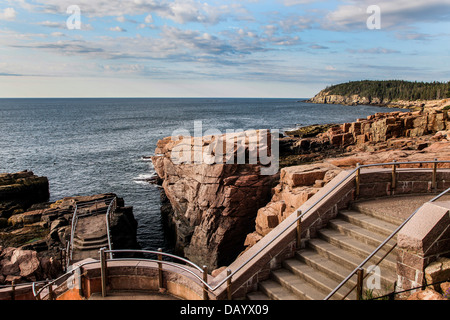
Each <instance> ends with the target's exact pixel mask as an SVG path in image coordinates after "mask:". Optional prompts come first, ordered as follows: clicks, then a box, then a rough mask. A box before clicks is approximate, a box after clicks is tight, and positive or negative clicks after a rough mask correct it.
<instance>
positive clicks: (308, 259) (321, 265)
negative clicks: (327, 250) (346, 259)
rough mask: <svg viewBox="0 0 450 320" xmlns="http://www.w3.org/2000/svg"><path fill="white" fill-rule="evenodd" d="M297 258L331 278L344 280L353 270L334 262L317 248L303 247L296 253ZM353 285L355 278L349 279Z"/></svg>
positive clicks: (339, 280) (338, 280)
mask: <svg viewBox="0 0 450 320" xmlns="http://www.w3.org/2000/svg"><path fill="white" fill-rule="evenodd" d="M295 258H296V259H298V260H300V261H302V262H303V263H306V264H307V265H308V266H310V267H312V268H314V269H316V270H318V271H321V272H323V273H325V274H326V275H327V276H328V277H330V278H331V279H333V280H335V281H337V282H339V283H340V282H342V281H343V280H344V279H345V278H346V277H347V276H348V275H349V274H350V272H352V271H353V270H352V269H351V268H346V267H345V266H343V265H342V264H340V263H337V262H334V261H333V260H331V259H329V258H328V257H325V256H323V255H321V254H319V253H318V252H317V251H315V250H311V249H308V248H306V249H302V250H299V251H297V252H296V253H295ZM349 283H350V285H351V286H354V285H355V284H356V282H355V281H353V279H350V280H349Z"/></svg>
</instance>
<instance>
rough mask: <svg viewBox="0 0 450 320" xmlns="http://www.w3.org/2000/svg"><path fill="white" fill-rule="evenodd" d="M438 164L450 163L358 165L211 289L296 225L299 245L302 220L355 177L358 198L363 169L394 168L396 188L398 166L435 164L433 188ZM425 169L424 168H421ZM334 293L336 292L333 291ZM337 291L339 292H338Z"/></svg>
mask: <svg viewBox="0 0 450 320" xmlns="http://www.w3.org/2000/svg"><path fill="white" fill-rule="evenodd" d="M438 163H450V161H448V160H442V161H439V160H437V159H434V160H433V161H407V162H397V161H393V162H388V163H375V164H366V165H360V164H359V163H358V164H357V167H356V168H355V169H353V170H351V171H350V172H349V173H348V174H347V175H346V176H345V177H344V178H342V179H341V180H340V181H339V182H338V183H337V184H336V185H334V186H333V187H332V188H331V189H330V190H328V192H326V193H325V194H324V195H322V196H321V197H320V198H319V199H317V200H316V201H315V202H314V203H313V204H312V205H311V206H309V207H308V208H307V209H306V210H304V211H303V212H301V211H299V210H297V218H296V219H295V220H293V221H292V222H291V223H290V224H288V225H287V226H285V227H284V228H283V229H282V230H280V231H279V232H278V233H277V234H276V235H274V236H273V238H272V239H271V240H270V241H268V242H267V243H266V244H265V245H264V246H262V247H261V248H260V249H258V251H257V252H255V253H254V254H252V256H250V257H249V258H248V259H247V260H246V261H244V262H243V263H242V264H241V265H240V266H239V267H237V268H236V269H235V270H234V271H231V272H230V271H228V274H227V276H226V277H225V278H224V279H223V280H222V281H221V282H219V283H218V284H217V285H216V286H215V287H214V288H211V290H212V291H215V290H217V289H218V288H219V287H221V286H222V285H223V284H224V283H225V282H229V281H230V280H231V278H232V277H233V275H235V274H236V273H237V272H238V271H240V270H241V269H242V268H244V267H245V266H246V265H247V264H248V263H250V262H251V261H252V260H253V259H254V258H255V257H257V256H258V255H259V254H261V253H262V252H263V251H264V250H265V249H267V247H268V246H269V245H271V244H272V243H273V242H274V241H275V240H277V239H278V238H279V237H281V236H282V235H283V234H285V233H286V232H287V231H288V230H289V229H291V228H292V227H293V226H294V225H296V229H297V244H298V245H299V244H300V243H299V242H300V235H299V234H300V231H301V227H300V223H301V219H302V218H303V217H304V216H305V215H306V214H307V213H309V212H310V211H311V210H312V209H313V208H314V207H316V206H317V205H318V204H319V203H320V202H321V201H322V200H323V199H325V198H326V197H327V196H329V195H330V194H331V193H332V192H333V191H335V190H336V189H338V188H339V187H341V186H342V185H343V184H345V183H349V182H350V181H351V180H349V179H350V178H351V177H353V176H355V180H356V192H355V193H356V196H358V195H359V185H360V174H361V169H362V168H369V167H381V166H384V167H385V166H392V182H393V185H394V186H395V184H396V177H395V176H396V170H397V166H399V165H412V164H433V168H432V170H433V171H432V185H433V188H435V187H436V174H437V164H438ZM421 169H423V168H421ZM333 291H334V290H333ZM336 291H337V290H336ZM327 298H329V297H327Z"/></svg>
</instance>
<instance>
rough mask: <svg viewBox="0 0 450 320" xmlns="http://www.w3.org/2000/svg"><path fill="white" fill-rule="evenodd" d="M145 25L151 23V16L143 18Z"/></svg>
mask: <svg viewBox="0 0 450 320" xmlns="http://www.w3.org/2000/svg"><path fill="white" fill-rule="evenodd" d="M144 21H145V23H153V17H152V15H151V14H149V15H147V16H146V17H145V20H144Z"/></svg>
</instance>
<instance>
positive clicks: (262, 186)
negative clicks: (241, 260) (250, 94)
mask: <svg viewBox="0 0 450 320" xmlns="http://www.w3.org/2000/svg"><path fill="white" fill-rule="evenodd" d="M269 138H270V137H269ZM221 139H222V141H227V143H226V144H224V145H221V144H219V143H218V142H220V140H221ZM186 140H187V141H186ZM269 141H271V139H269ZM228 142H230V143H228ZM182 145H184V147H186V146H187V148H185V149H184V150H185V154H184V156H186V154H188V155H191V156H192V159H194V158H195V154H194V153H195V150H202V151H205V150H206V152H207V153H208V154H212V155H213V156H214V157H216V158H215V160H216V161H214V163H211V162H210V164H208V163H205V162H199V163H175V162H176V161H174V157H173V153H174V150H176V148H177V146H178V147H180V146H182ZM251 147H252V144H251V143H250V141H249V139H248V137H247V136H246V135H245V133H243V134H240V135H226V134H225V135H221V136H219V137H217V136H216V137H210V136H205V137H199V138H197V137H196V138H194V137H189V138H188V139H182V140H178V141H174V139H172V138H171V137H168V138H165V139H163V140H160V141H159V142H158V145H157V149H156V151H155V154H156V156H154V157H153V158H152V161H153V164H154V166H155V169H156V172H157V174H158V176H159V177H160V178H161V179H162V180H163V183H162V187H163V189H164V193H165V196H166V197H167V199H168V200H169V201H170V204H171V206H172V209H173V213H172V214H171V216H170V217H169V220H170V221H171V222H170V223H169V224H171V225H173V226H174V229H175V234H176V249H177V251H178V253H182V254H183V255H184V256H185V257H187V258H188V259H190V260H191V261H193V262H195V263H197V264H200V265H207V266H208V267H209V268H210V269H215V268H217V267H220V266H223V265H227V264H228V263H230V262H232V261H233V260H234V259H235V258H236V256H237V254H238V253H239V252H241V251H242V249H243V244H244V240H245V236H246V235H247V234H248V233H249V232H251V231H252V230H253V229H254V221H255V217H256V213H257V210H258V208H260V207H262V206H264V205H265V204H266V203H267V202H268V201H269V200H270V196H271V189H272V187H273V186H274V183H275V182H276V180H277V177H278V174H276V173H275V174H272V175H263V174H261V173H262V169H263V168H264V165H262V164H261V162H260V161H259V160H258V161H255V163H253V164H250V163H249V161H248V160H247V161H246V162H245V163H239V162H237V161H234V162H232V161H231V162H230V161H229V159H230V156H231V157H234V159H238V158H237V157H238V152H239V150H243V151H244V152H243V154H245V155H247V159H249V157H248V155H249V152H251V151H250V148H251ZM222 148H223V149H222ZM240 148H242V149H240ZM258 149H259V151H260V152H261V150H262V148H260V147H258ZM268 149H269V150H270V148H268ZM266 151H267V148H266V149H265V150H264V152H266ZM268 154H269V155H270V152H268ZM197 155H198V154H197ZM218 157H219V159H218ZM175 159H176V158H175ZM217 160H220V161H217Z"/></svg>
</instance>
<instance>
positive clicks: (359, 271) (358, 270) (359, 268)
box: [324, 188, 450, 300]
mask: <svg viewBox="0 0 450 320" xmlns="http://www.w3.org/2000/svg"><path fill="white" fill-rule="evenodd" d="M449 191H450V188H448V189H447V190H445V191H443V192H441V193H440V194H439V195H437V196H436V197H434V198H433V199H431V200H429V201H428V202H430V203H431V202H434V201H436V200H437V199H439V198H440V197H442V196H443V195H444V194H446V193H447V192H449ZM419 209H420V208H417V209H416V210H415V211H414V212H413V213H412V214H411V215H410V216H409V217H408V218H406V220H405V221H403V222H402V223H401V224H400V225H399V226H398V227H397V229H395V230H394V232H392V233H391V234H390V235H389V236H388V237H387V238H386V239H385V240H384V241H383V242H382V243H381V244H380V245H379V246H378V247H377V248H376V249H375V250H374V251H373V252H372V253H371V254H370V255H369V256H368V257H367V258H366V259H364V261H363V262H361V263H360V264H359V265H358V266H357V267H356V268H355V269H354V270H353V271H352V272H351V273H350V274H349V275H348V276H347V277H346V278H345V279H344V280H343V281H342V282H341V283H340V284H339V285H338V286H337V287H336V288H335V289H333V291H331V292H330V293H329V294H328V295H327V296H326V297H325V299H324V300H328V299H330V298H331V297H332V296H333V295H334V294H335V293H336V292H337V291H338V290H339V289H340V288H342V286H344V285H345V284H346V283H347V281H349V280H350V278H351V277H353V276H354V275H355V274H358V283H357V284H356V285H355V286H354V287H353V288H352V290H350V291H349V292H348V293H347V294H346V295H345V296H344V297H343V299H344V298H345V297H346V296H348V295H349V294H350V292H352V291H353V290H354V289H355V288H357V289H358V294H357V297H358V299H361V293H362V280H363V278H364V269H363V266H364V265H365V264H366V263H367V262H368V261H369V260H370V259H372V258H373V257H374V256H375V255H376V254H377V253H378V251H380V250H381V248H383V247H384V246H385V245H386V243H388V242H389V241H390V240H391V239H392V238H393V237H394V236H395V235H396V234H397V233H398V232H399V231H400V230H401V229H402V228H403V227H404V225H405V224H406V223H407V222H408V221H409V220H411V218H412V217H413V216H414V215H415V214H416V213H417V211H419ZM396 246H397V244H395V245H393V246H392V248H391V249H390V250H389V251H388V252H387V253H386V254H385V255H384V256H383V257H382V259H380V260H379V261H378V263H377V264H376V265H378V264H379V263H380V262H381V261H382V260H383V259H384V258H385V257H386V256H387V255H388V254H389V253H390V252H391V251H392V250H393V249H394V248H395V247H396Z"/></svg>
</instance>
